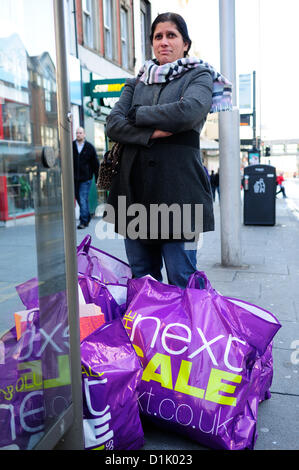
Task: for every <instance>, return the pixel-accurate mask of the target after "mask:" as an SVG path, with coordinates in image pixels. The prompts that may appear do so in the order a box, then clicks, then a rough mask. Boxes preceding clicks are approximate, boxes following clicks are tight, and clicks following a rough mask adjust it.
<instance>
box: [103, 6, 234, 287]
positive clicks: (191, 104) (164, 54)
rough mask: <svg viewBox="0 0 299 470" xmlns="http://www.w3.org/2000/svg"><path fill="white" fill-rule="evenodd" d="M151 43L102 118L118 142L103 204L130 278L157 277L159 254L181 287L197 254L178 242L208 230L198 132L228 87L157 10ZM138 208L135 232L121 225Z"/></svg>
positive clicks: (223, 104) (224, 102)
mask: <svg viewBox="0 0 299 470" xmlns="http://www.w3.org/2000/svg"><path fill="white" fill-rule="evenodd" d="M151 43H152V46H153V52H154V55H155V59H154V60H150V61H147V62H146V63H145V65H144V66H143V67H142V69H141V71H140V72H139V74H138V77H137V78H136V79H129V80H127V82H126V85H125V87H124V90H123V92H122V95H121V97H120V99H119V101H118V102H117V103H116V105H115V106H114V108H113V110H112V111H111V113H110V115H109V116H108V119H107V135H108V136H109V137H110V139H112V140H113V141H115V142H120V143H122V144H124V149H123V152H122V157H121V163H120V169H119V172H118V174H117V175H116V176H115V177H114V178H113V182H112V187H111V191H110V193H109V198H108V204H110V205H112V206H113V208H114V212H115V215H116V217H115V231H116V232H118V233H121V234H122V235H124V236H125V247H126V253H127V257H128V261H129V264H130V266H131V269H132V273H133V276H134V277H142V276H144V275H146V274H150V275H152V276H153V277H154V278H156V279H157V280H159V281H161V280H162V275H161V268H162V265H163V259H164V262H165V267H166V271H167V277H168V282H169V283H170V284H174V285H177V286H179V287H182V288H184V287H185V286H186V284H187V281H188V278H189V276H190V275H191V274H192V273H194V271H196V253H197V250H196V249H194V245H193V246H191V249H190V245H189V246H188V244H187V243H185V242H186V241H190V240H191V239H192V237H193V238H194V239H195V240H198V236H199V233H201V232H206V231H211V230H214V215H213V200H212V195H211V189H210V183H209V180H208V177H207V175H206V172H205V170H204V167H203V164H202V162H201V158H200V148H199V145H200V132H201V129H202V127H203V125H204V123H205V120H206V117H207V114H208V113H209V112H211V110H213V111H219V110H222V109H228V108H229V101H230V84H229V83H228V82H226V81H225V79H224V77H222V76H221V75H220V74H217V72H215V70H214V69H213V68H212V67H211V66H209V65H208V64H206V63H204V62H202V61H201V60H199V59H194V58H192V59H189V58H187V57H186V56H187V54H188V51H189V49H190V47H191V40H190V38H189V35H188V30H187V25H186V23H185V21H184V19H183V18H182V17H181V16H180V15H178V14H175V13H163V14H161V15H159V16H158V17H157V18H156V19H155V21H154V22H153V24H152V28H151ZM120 196H125V198H126V207H130V208H131V209H130V210H129V211H127V217H126V223H125V224H124V225H125V227H121V226H120V224H119V223H117V222H116V221H117V220H119V219H118V217H119V215H120V214H119V200H120ZM132 204H134V206H133V205H132ZM136 204H137V205H138V206H137V205H136ZM162 205H163V207H164V209H165V207H166V208H167V209H168V212H167V211H164V217H165V215H167V217H168V219H167V223H166V221H165V220H164V219H163V216H162V218H159V217H158V216H157V213H156V214H154V217H152V214H153V212H151V209H153V208H156V209H157V207H160V208H161V207H162ZM138 207H142V208H145V209H146V214H147V215H146V218H142V217H141V218H140V220H139V222H140V223H139V225H138V236H136V235H135V234H132V233H131V232H130V231H129V230H127V229H128V228H129V227H130V223H131V224H132V223H133V222H134V220H133V215H134V214H133V211H134V208H135V209H137V208H138ZM172 209H173V210H172ZM184 210H185V212H184ZM162 212H163V211H162ZM179 212H180V214H179ZM185 214H186V217H184V216H185ZM135 215H136V213H135ZM178 215H181V217H178ZM106 220H107V221H108V222H109V217H106ZM157 220H158V222H157V225H156V224H155V227H153V225H154V224H153V221H155V222H156V221H157ZM121 225H123V224H121ZM165 227H166V230H164V228H165ZM135 228H136V227H135ZM129 232H130V233H129Z"/></svg>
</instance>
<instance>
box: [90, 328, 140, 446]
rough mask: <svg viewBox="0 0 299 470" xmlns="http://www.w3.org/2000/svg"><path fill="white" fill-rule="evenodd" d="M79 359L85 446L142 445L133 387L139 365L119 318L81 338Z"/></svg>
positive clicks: (136, 393) (136, 382)
mask: <svg viewBox="0 0 299 470" xmlns="http://www.w3.org/2000/svg"><path fill="white" fill-rule="evenodd" d="M81 363H82V387H83V418H84V419H83V427H84V438H85V449H88V450H137V449H139V448H140V447H142V446H143V444H144V435H143V430H142V426H141V421H140V416H139V410H138V391H137V389H138V385H139V384H140V380H141V375H142V367H141V364H140V361H139V359H138V357H137V355H136V353H135V351H134V348H133V346H132V344H131V343H130V341H129V338H128V335H127V334H126V331H125V329H124V327H123V324H122V321H121V319H116V320H113V321H112V322H110V323H107V324H105V325H103V326H101V327H100V328H99V329H97V330H96V331H94V332H93V333H92V334H91V335H89V336H88V337H87V338H85V339H84V340H83V341H82V342H81Z"/></svg>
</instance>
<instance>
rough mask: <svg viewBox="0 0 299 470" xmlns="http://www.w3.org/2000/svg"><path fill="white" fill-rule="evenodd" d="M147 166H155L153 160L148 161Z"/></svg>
mask: <svg viewBox="0 0 299 470" xmlns="http://www.w3.org/2000/svg"><path fill="white" fill-rule="evenodd" d="M148 166H156V162H155V161H154V160H149V162H148Z"/></svg>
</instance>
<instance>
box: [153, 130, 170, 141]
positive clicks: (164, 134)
mask: <svg viewBox="0 0 299 470" xmlns="http://www.w3.org/2000/svg"><path fill="white" fill-rule="evenodd" d="M170 135H172V132H167V131H160V130H159V129H156V130H155V131H154V132H153V134H152V135H151V139H160V138H161V137H169V136H170Z"/></svg>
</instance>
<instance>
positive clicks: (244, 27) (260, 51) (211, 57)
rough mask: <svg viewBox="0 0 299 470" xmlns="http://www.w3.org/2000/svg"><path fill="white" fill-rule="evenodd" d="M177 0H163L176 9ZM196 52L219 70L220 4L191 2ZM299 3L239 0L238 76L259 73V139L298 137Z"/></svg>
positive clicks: (189, 12)
mask: <svg viewBox="0 0 299 470" xmlns="http://www.w3.org/2000/svg"><path fill="white" fill-rule="evenodd" d="M175 3H176V2H174V1H173V0H160V1H159V4H160V5H161V6H159V9H160V10H161V11H162V8H163V9H164V11H167V10H168V11H169V10H170V11H171V10H172V9H173V7H174V4H175ZM181 3H187V4H188V6H187V7H184V8H183V9H182V10H181V11H179V10H178V9H177V12H178V13H181V14H182V16H184V18H185V20H186V22H187V24H188V29H189V34H190V37H191V39H192V41H193V51H195V52H196V53H198V55H199V56H200V58H202V59H204V60H206V61H207V62H209V63H210V64H211V65H213V66H214V67H216V68H217V69H218V70H219V71H220V72H221V69H220V42H219V14H218V8H219V1H218V0H188V2H186V1H185V2H181ZM298 18H299V0H235V25H236V74H237V77H238V76H239V74H247V73H252V71H253V70H255V71H256V86H257V90H256V91H257V103H256V105H257V109H256V111H257V135H260V134H261V136H262V140H263V139H264V140H267V139H268V140H271V139H299V119H298V114H299V87H298V86H297V81H298V77H299V59H298V57H299V54H298V44H299V40H298V39H299V38H298V32H297V31H298Z"/></svg>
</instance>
